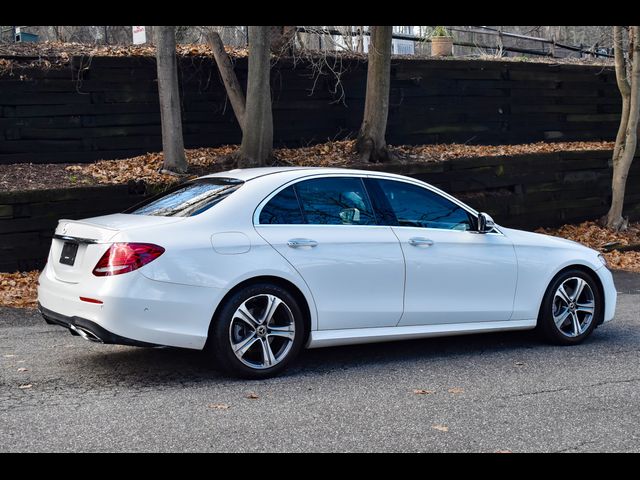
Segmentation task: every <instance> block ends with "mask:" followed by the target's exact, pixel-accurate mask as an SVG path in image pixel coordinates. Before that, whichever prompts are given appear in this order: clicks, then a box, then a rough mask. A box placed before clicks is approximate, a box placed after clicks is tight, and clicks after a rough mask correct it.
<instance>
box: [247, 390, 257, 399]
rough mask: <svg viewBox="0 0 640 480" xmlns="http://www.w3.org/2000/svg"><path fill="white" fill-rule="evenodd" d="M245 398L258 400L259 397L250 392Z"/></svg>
mask: <svg viewBox="0 0 640 480" xmlns="http://www.w3.org/2000/svg"><path fill="white" fill-rule="evenodd" d="M245 398H248V399H249V400H258V399H259V398H260V397H259V396H258V394H256V393H254V392H251V393H249V394H247V395H246V396H245Z"/></svg>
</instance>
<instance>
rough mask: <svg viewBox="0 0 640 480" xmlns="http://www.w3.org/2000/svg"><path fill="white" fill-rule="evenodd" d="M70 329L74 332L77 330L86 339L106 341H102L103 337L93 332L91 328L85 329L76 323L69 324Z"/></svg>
mask: <svg viewBox="0 0 640 480" xmlns="http://www.w3.org/2000/svg"><path fill="white" fill-rule="evenodd" d="M69 329H71V330H73V331H74V332H76V333H77V334H78V335H80V336H81V337H82V338H84V339H85V340H88V341H90V342H96V343H104V342H103V341H102V339H101V338H100V337H98V336H97V335H96V334H95V333H92V332H90V331H89V330H85V329H84V328H82V327H78V326H76V325H69Z"/></svg>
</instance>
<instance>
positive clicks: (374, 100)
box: [356, 26, 393, 162]
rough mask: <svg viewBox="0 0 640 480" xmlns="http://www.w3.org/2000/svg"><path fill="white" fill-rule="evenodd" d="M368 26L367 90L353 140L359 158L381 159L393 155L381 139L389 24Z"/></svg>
mask: <svg viewBox="0 0 640 480" xmlns="http://www.w3.org/2000/svg"><path fill="white" fill-rule="evenodd" d="M370 28H371V39H370V43H369V65H368V68H367V94H366V99H365V104H364V119H363V121H362V126H361V127H360V133H359V134H358V139H357V140H356V151H357V152H358V154H359V155H360V160H361V161H365V162H385V161H389V160H392V159H393V158H392V156H391V155H390V153H389V150H388V149H387V142H386V141H385V132H386V130H387V116H388V113H389V87H390V83H391V36H392V33H393V30H392V29H393V27H391V26H386V27H378V26H372V27H370Z"/></svg>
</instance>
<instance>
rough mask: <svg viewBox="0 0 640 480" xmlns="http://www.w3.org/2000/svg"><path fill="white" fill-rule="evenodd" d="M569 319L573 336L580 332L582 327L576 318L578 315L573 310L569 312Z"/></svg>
mask: <svg viewBox="0 0 640 480" xmlns="http://www.w3.org/2000/svg"><path fill="white" fill-rule="evenodd" d="M571 320H572V322H573V333H574V336H576V337H577V336H578V335H580V334H581V333H582V329H581V328H580V321H579V320H578V315H577V314H576V313H575V312H572V313H571Z"/></svg>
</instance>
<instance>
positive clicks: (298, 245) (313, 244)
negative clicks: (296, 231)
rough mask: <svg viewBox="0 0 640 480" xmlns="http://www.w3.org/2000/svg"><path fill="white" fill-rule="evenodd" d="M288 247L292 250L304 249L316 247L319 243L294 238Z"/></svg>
mask: <svg viewBox="0 0 640 480" xmlns="http://www.w3.org/2000/svg"><path fill="white" fill-rule="evenodd" d="M287 245H288V246H290V247H291V248H302V247H310V248H313V247H316V246H317V245H318V242H316V241H315V240H311V239H309V238H292V239H291V240H289V241H288V242H287Z"/></svg>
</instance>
